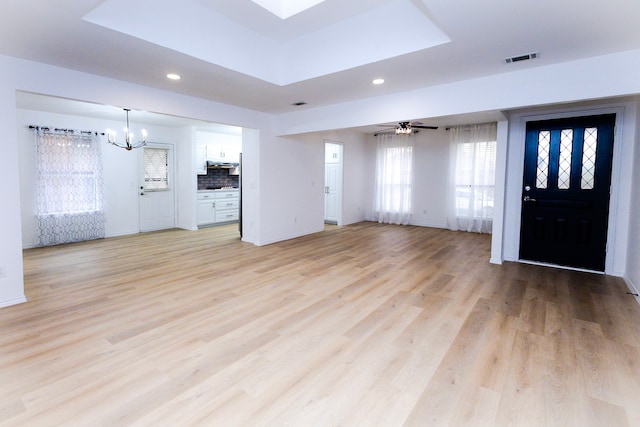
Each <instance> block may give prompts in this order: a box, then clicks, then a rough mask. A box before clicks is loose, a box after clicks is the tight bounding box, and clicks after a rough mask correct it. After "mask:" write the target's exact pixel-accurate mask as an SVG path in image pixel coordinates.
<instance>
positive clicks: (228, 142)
mask: <svg viewBox="0 0 640 427" xmlns="http://www.w3.org/2000/svg"><path fill="white" fill-rule="evenodd" d="M241 143H242V142H241V141H240V140H239V139H238V138H232V137H229V136H227V137H225V138H220V139H219V140H218V141H216V142H214V143H212V144H207V160H213V161H216V162H224V163H238V162H239V161H240V151H241V149H240V146H241Z"/></svg>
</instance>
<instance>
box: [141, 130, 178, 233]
mask: <svg viewBox="0 0 640 427" xmlns="http://www.w3.org/2000/svg"><path fill="white" fill-rule="evenodd" d="M145 147H147V148H168V149H169V163H170V174H169V185H171V186H172V187H173V227H168V228H166V229H165V230H168V229H169V228H175V227H176V224H177V223H178V177H177V176H176V175H177V174H176V146H175V144H173V143H170V142H147V143H146V145H144V146H142V147H140V150H138V181H139V182H138V185H136V194H138V232H139V233H140V232H143V231H142V218H141V216H142V210H141V209H140V197H141V196H140V186H141V185H142V183H143V180H144V176H143V174H144V165H143V162H144V156H143V153H144V148H145ZM146 231H156V230H155V229H153V230H145V231H144V232H146Z"/></svg>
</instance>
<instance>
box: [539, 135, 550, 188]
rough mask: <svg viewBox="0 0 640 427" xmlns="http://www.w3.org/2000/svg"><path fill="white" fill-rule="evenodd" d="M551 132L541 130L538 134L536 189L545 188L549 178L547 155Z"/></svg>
mask: <svg viewBox="0 0 640 427" xmlns="http://www.w3.org/2000/svg"><path fill="white" fill-rule="evenodd" d="M550 142H551V132H550V131H548V130H543V131H540V132H539V133H538V168H537V171H536V188H547V181H548V178H549V153H550V148H551V147H550Z"/></svg>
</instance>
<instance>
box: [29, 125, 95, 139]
mask: <svg viewBox="0 0 640 427" xmlns="http://www.w3.org/2000/svg"><path fill="white" fill-rule="evenodd" d="M29 129H35V130H42V131H44V132H61V133H72V134H74V133H77V134H79V135H91V134H96V135H102V136H104V135H105V133H104V132H97V131H93V130H75V129H61V128H54V129H51V128H50V127H47V126H33V125H30V126H29Z"/></svg>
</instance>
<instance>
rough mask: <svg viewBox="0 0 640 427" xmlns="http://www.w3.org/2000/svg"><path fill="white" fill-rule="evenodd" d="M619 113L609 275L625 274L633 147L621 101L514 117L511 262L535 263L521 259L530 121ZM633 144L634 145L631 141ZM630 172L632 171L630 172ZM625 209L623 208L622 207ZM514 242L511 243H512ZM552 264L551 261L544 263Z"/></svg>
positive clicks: (508, 211) (507, 252)
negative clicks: (624, 184)
mask: <svg viewBox="0 0 640 427" xmlns="http://www.w3.org/2000/svg"><path fill="white" fill-rule="evenodd" d="M612 113H613V114H616V122H615V130H614V145H613V161H612V165H611V195H610V199H609V220H608V229H607V250H606V258H605V270H604V273H605V274H611V275H616V276H622V275H623V274H624V269H625V265H626V240H625V241H624V242H621V244H619V240H623V239H620V237H621V236H620V230H621V227H623V228H624V229H625V230H626V228H627V227H628V221H626V223H625V221H624V219H623V218H624V215H626V213H627V212H628V201H627V203H626V204H625V203H623V202H624V200H622V199H621V193H622V194H623V195H626V193H629V194H630V190H629V191H627V192H622V191H621V171H622V168H623V166H622V158H623V155H622V153H623V151H626V148H627V147H628V146H629V143H625V142H624V141H623V139H624V135H623V130H624V127H623V126H624V116H625V105H623V104H622V103H618V104H615V105H610V106H606V105H603V106H593V107H591V108H589V107H584V108H580V107H575V108H573V109H565V110H560V111H548V112H531V113H523V114H521V115H518V116H512V118H513V122H512V131H511V132H510V135H509V147H508V150H509V151H510V153H509V154H508V159H509V160H508V168H509V169H510V171H509V178H511V179H510V182H509V179H507V183H508V185H507V188H506V192H505V201H506V203H505V222H504V228H505V238H504V240H503V254H504V258H505V259H506V260H508V261H517V262H523V263H535V262H532V261H527V260H521V259H520V258H519V248H520V225H521V224H520V223H521V218H522V203H521V196H522V188H523V185H524V183H523V182H524V154H525V137H526V127H527V123H528V122H530V121H541V120H553V119H568V118H572V117H582V116H592V115H601V114H612ZM631 145H633V144H631ZM629 172H630V171H629ZM618 208H622V209H618ZM506 236H510V238H508V237H506ZM508 242H510V243H508ZM544 265H548V264H544ZM552 266H553V267H556V268H564V269H573V270H580V269H576V268H571V267H565V266H560V265H552Z"/></svg>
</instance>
